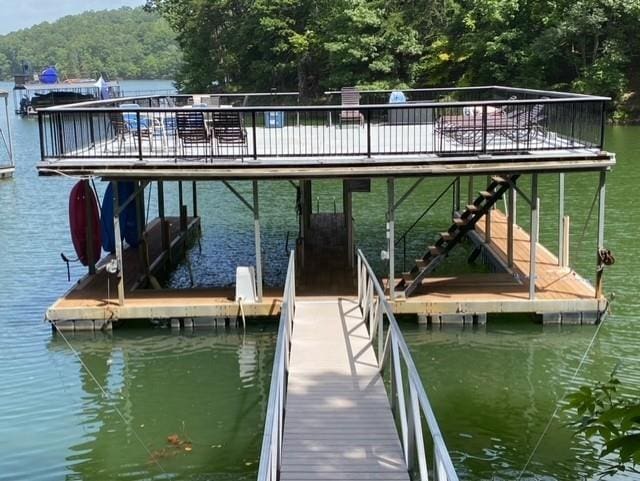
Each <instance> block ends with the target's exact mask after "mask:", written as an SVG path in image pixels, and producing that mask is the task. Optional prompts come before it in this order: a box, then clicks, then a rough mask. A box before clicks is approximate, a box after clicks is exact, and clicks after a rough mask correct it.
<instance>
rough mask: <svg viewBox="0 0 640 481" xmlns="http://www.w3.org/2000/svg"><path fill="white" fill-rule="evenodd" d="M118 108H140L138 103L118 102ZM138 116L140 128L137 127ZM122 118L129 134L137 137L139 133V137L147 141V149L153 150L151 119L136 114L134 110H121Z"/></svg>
mask: <svg viewBox="0 0 640 481" xmlns="http://www.w3.org/2000/svg"><path fill="white" fill-rule="evenodd" d="M120 108H121V109H123V110H136V109H139V108H140V105H138V104H120ZM138 118H140V128H139V129H138ZM122 119H123V120H124V122H125V124H126V127H127V129H128V131H129V134H130V136H131V137H132V138H133V137H137V136H138V134H139V135H140V139H146V140H147V141H149V150H151V151H153V135H154V130H153V121H152V120H151V119H150V118H148V117H146V116H144V115H140V117H138V115H137V114H136V113H135V112H123V113H122Z"/></svg>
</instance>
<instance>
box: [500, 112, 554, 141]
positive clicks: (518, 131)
mask: <svg viewBox="0 0 640 481" xmlns="http://www.w3.org/2000/svg"><path fill="white" fill-rule="evenodd" d="M543 108H544V104H529V105H523V106H520V107H517V106H516V108H515V109H514V110H512V111H511V112H507V114H506V115H505V118H504V123H505V124H506V128H504V129H502V133H503V135H504V136H505V137H507V138H508V139H510V140H511V141H513V142H517V143H521V142H529V141H530V140H532V139H533V138H535V137H537V136H539V135H542V137H543V138H544V137H545V136H546V129H545V128H544V125H543V124H542V121H543V119H544V115H543Z"/></svg>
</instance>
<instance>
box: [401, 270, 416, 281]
mask: <svg viewBox="0 0 640 481" xmlns="http://www.w3.org/2000/svg"><path fill="white" fill-rule="evenodd" d="M413 279H414V276H413V274H411V272H403V273H402V280H403V281H404V282H411V281H412V280H413Z"/></svg>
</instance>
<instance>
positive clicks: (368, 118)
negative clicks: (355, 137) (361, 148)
mask: <svg viewBox="0 0 640 481" xmlns="http://www.w3.org/2000/svg"><path fill="white" fill-rule="evenodd" d="M366 112H367V116H366V117H367V157H368V158H371V109H367V110H366Z"/></svg>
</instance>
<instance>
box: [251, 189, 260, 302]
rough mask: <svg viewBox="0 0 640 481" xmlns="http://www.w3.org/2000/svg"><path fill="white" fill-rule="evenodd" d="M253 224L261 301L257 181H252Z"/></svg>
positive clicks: (257, 280) (257, 285) (258, 291)
mask: <svg viewBox="0 0 640 481" xmlns="http://www.w3.org/2000/svg"><path fill="white" fill-rule="evenodd" d="M253 224H254V236H255V244H256V289H257V295H258V301H262V247H261V243H260V203H259V200H258V181H257V180H254V181H253Z"/></svg>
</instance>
